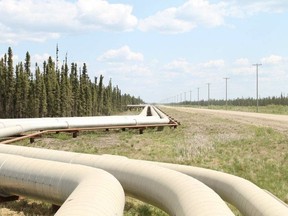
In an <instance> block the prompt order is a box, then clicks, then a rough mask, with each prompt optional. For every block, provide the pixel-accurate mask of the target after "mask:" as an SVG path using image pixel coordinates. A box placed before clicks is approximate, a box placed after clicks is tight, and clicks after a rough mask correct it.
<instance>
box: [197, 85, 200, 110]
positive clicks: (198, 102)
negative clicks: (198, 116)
mask: <svg viewBox="0 0 288 216" xmlns="http://www.w3.org/2000/svg"><path fill="white" fill-rule="evenodd" d="M197 89H198V106H200V101H199V89H200V88H199V87H198V88H197Z"/></svg>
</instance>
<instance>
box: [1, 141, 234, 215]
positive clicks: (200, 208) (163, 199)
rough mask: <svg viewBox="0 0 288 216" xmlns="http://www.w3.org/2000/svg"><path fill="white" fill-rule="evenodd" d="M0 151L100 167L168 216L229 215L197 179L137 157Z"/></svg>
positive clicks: (13, 148) (130, 192)
mask: <svg viewBox="0 0 288 216" xmlns="http://www.w3.org/2000/svg"><path fill="white" fill-rule="evenodd" d="M0 152H3V153H9V154H15V155H23V156H26V157H31V158H40V159H44V160H52V161H60V162H66V163H72V164H82V165H87V166H91V167H96V168H101V169H104V170H106V171H108V172H109V173H111V174H112V175H114V176H115V177H116V178H117V179H118V180H119V181H120V183H121V185H122V186H123V188H124V190H125V192H126V193H127V194H128V195H130V196H133V197H135V198H137V199H140V200H143V201H146V202H148V203H151V204H153V205H155V206H158V207H159V208H161V209H163V210H164V211H166V212H168V213H169V214H170V215H198V216H200V215H207V216H208V215H211V216H212V215H213V216H216V215H219V216H220V215H221V216H224V215H233V213H232V212H231V210H230V209H229V208H228V207H227V205H226V204H225V202H224V201H223V200H222V199H221V198H220V197H219V196H218V195H217V194H216V193H215V192H214V191H213V190H211V189H210V188H208V187H207V186H206V185H204V184H203V183H201V182H200V181H197V180H195V179H194V178H191V177H189V176H187V175H184V174H181V173H179V172H176V171H173V170H170V169H166V168H162V167H160V166H155V165H151V164H148V163H146V162H141V161H139V160H138V161H137V160H130V159H127V158H125V157H115V156H109V155H103V156H98V155H87V154H80V153H73V152H64V151H56V150H47V149H39V148H29V147H23V146H13V145H9V146H7V145H3V144H0Z"/></svg>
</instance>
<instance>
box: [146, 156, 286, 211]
mask: <svg viewBox="0 0 288 216" xmlns="http://www.w3.org/2000/svg"><path fill="white" fill-rule="evenodd" d="M146 162H147V163H149V164H153V165H158V166H161V167H165V168H169V169H172V170H175V171H178V172H181V173H184V174H186V175H189V176H191V177H193V178H196V179H198V180H199V181H201V182H203V183H204V184H206V185H207V186H209V187H210V188H212V189H213V190H214V191H215V192H216V193H218V194H219V195H220V196H221V197H222V198H223V199H224V200H225V201H227V202H229V203H230V204H232V205H234V206H235V207H236V208H237V209H238V210H239V211H240V212H241V213H242V214H243V215H251V216H252V215H253V216H271V215H273V216H284V215H288V208H287V205H285V204H284V203H283V202H281V201H279V200H278V199H275V197H274V196H271V195H270V194H269V193H267V192H266V191H264V190H262V189H260V188H259V187H257V186H256V185H255V184H253V183H252V182H250V181H248V180H246V179H243V178H240V177H238V176H234V175H230V174H227V173H223V172H219V171H215V170H209V169H204V168H199V167H192V166H185V165H178V164H169V163H160V162H152V161H146Z"/></svg>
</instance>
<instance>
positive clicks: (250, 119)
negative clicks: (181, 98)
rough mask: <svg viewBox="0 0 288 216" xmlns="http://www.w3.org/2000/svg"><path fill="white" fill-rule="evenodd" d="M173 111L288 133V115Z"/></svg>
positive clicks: (188, 110)
mask: <svg viewBox="0 0 288 216" xmlns="http://www.w3.org/2000/svg"><path fill="white" fill-rule="evenodd" d="M170 108H171V107H170ZM173 109H176V110H179V111H184V112H188V113H197V112H198V113H207V114H209V115H215V116H217V117H221V118H226V119H233V120H235V121H239V122H241V123H246V124H253V125H259V126H266V127H271V128H274V129H277V130H280V131H288V115H275V114H263V113H250V112H238V111H226V110H212V109H197V108H187V107H173Z"/></svg>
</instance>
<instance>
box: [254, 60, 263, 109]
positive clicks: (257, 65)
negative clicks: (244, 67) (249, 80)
mask: <svg viewBox="0 0 288 216" xmlns="http://www.w3.org/2000/svg"><path fill="white" fill-rule="evenodd" d="M261 65H262V64H259V63H256V64H253V66H255V67H256V101H257V105H256V106H257V112H258V111H259V109H258V106H259V102H258V97H259V94H258V67H259V66H261Z"/></svg>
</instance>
